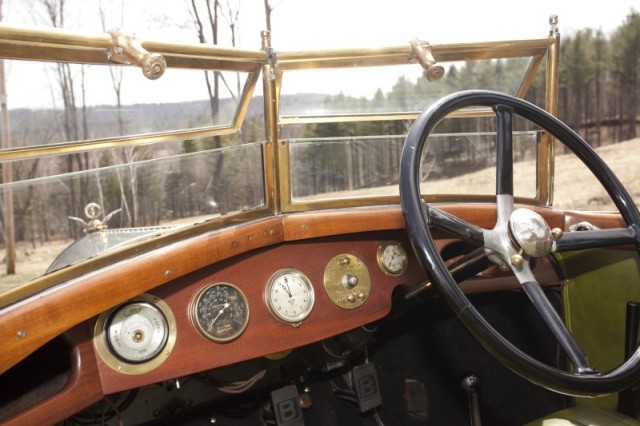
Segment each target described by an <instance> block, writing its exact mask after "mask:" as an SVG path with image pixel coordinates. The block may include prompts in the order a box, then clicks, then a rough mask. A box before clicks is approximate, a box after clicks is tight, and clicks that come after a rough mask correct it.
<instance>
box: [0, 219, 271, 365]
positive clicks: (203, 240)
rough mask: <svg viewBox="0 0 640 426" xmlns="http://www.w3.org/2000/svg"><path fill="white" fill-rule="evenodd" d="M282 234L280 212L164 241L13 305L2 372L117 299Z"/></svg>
mask: <svg viewBox="0 0 640 426" xmlns="http://www.w3.org/2000/svg"><path fill="white" fill-rule="evenodd" d="M282 239H283V237H282V226H281V220H280V218H268V219H262V220H258V221H254V222H250V223H247V224H243V225H238V226H232V227H230V228H227V229H225V230H223V231H219V232H214V233H208V234H204V235H199V236H197V237H194V238H191V239H189V240H186V241H181V242H177V243H174V244H171V245H168V246H165V247H159V248H157V249H156V250H154V251H151V252H148V253H145V254H142V255H140V256H137V257H133V258H131V259H127V260H124V261H121V262H118V263H116V264H114V265H111V266H108V267H105V268H102V269H100V270H97V271H95V272H94V273H91V274H87V275H86V276H84V277H82V278H79V279H75V280H72V281H70V282H67V283H65V284H62V285H59V286H57V287H55V288H53V289H50V290H48V291H46V292H43V293H41V294H38V295H37V296H33V297H30V298H28V299H26V300H24V301H22V302H19V303H16V304H14V305H12V306H9V307H7V308H5V309H3V310H2V312H1V313H0V341H2V345H3V347H2V351H1V352H0V373H2V372H4V371H6V370H7V369H9V368H10V367H11V366H13V365H15V364H16V363H17V362H19V361H20V360H21V359H23V358H24V357H26V356H27V355H29V354H30V353H32V352H33V351H34V350H36V349H37V348H38V347H40V346H42V345H43V344H45V343H46V342H48V341H49V340H51V339H52V338H53V337H55V336H57V335H59V334H61V333H63V332H65V331H66V330H68V329H70V328H71V327H73V326H74V325H76V324H79V323H81V322H82V321H85V320H87V319H89V318H91V317H93V316H95V315H97V314H99V313H101V312H103V311H106V310H107V309H109V308H111V307H113V306H115V305H117V304H118V303H121V302H124V301H125V300H128V299H130V298H132V297H134V296H136V295H138V294H140V293H143V292H146V291H148V290H150V289H153V288H155V287H157V286H159V285H162V284H164V283H167V282H169V281H171V280H172V279H174V278H176V277H180V276H183V275H185V274H188V273H190V272H193V271H195V270H197V269H200V268H203V267H205V266H208V265H211V264H214V263H216V262H218V261H221V260H224V259H228V258H230V257H233V256H235V255H238V254H241V253H245V252H247V251H250V250H253V249H255V248H259V247H265V246H268V245H271V244H275V243H277V242H279V241H282Z"/></svg>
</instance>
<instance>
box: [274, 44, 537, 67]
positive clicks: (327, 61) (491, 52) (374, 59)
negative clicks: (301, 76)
mask: <svg viewBox="0 0 640 426" xmlns="http://www.w3.org/2000/svg"><path fill="white" fill-rule="evenodd" d="M430 46H431V48H432V53H433V57H434V58H435V60H436V61H437V62H455V61H464V60H473V59H497V58H518V57H529V56H537V55H544V53H545V52H546V50H547V49H548V47H549V39H548V38H543V39H532V40H515V41H508V42H503V41H499V42H483V43H455V44H434V45H430ZM411 53H412V50H411V45H410V44H409V43H407V44H406V45H402V46H391V47H383V48H375V49H336V50H319V51H314V52H279V53H278V67H279V69H280V70H281V71H288V70H300V69H310V68H340V67H349V68H350V67H362V66H376V65H400V64H409V63H412V62H411V56H412V55H411Z"/></svg>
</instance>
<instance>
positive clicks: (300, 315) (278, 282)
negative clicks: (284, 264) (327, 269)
mask: <svg viewBox="0 0 640 426" xmlns="http://www.w3.org/2000/svg"><path fill="white" fill-rule="evenodd" d="M264 299H265V303H266V304H267V307H268V308H269V311H270V312H271V313H272V314H273V316H275V317H276V318H277V319H279V320H280V321H283V322H286V323H289V324H291V325H294V326H298V325H300V323H301V322H302V321H303V320H304V319H305V318H307V317H308V316H309V314H310V313H311V310H312V309H313V304H314V302H315V294H314V292H313V285H311V281H310V280H309V278H307V276H306V275H304V274H303V273H302V272H300V271H297V270H295V269H281V270H279V271H278V272H276V273H275V274H273V276H271V278H270V279H269V282H268V283H267V288H266V289H265V294H264Z"/></svg>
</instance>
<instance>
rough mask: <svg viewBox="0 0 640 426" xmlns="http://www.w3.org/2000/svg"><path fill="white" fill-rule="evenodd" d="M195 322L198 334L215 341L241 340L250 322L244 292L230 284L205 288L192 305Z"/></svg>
mask: <svg viewBox="0 0 640 426" xmlns="http://www.w3.org/2000/svg"><path fill="white" fill-rule="evenodd" d="M191 319H192V322H193V325H194V326H195V327H196V329H197V330H198V332H199V333H200V334H201V335H202V336H203V337H206V338H207V339H209V340H213V341H214V342H229V341H231V340H234V339H236V338H238V337H239V336H240V335H241V334H242V332H243V331H244V330H245V328H247V324H248V323H249V306H248V304H247V299H246V297H245V296H244V294H243V293H242V291H240V289H239V288H238V287H236V286H234V285H232V284H229V283H216V284H210V285H208V286H206V287H204V288H203V289H202V290H200V291H199V292H198V294H197V295H196V297H195V299H194V302H193V304H192V311H191Z"/></svg>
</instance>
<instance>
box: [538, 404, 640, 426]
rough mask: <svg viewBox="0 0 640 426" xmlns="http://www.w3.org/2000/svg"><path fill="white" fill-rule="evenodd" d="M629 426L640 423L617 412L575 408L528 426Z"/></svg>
mask: <svg viewBox="0 0 640 426" xmlns="http://www.w3.org/2000/svg"><path fill="white" fill-rule="evenodd" d="M573 425H575V426H629V425H636V426H637V425H640V422H638V420H636V419H632V418H631V417H627V416H625V415H624V414H620V413H618V412H617V411H612V410H607V409H603V408H592V407H573V408H567V409H564V410H561V411H558V412H555V413H553V414H551V415H549V416H547V417H544V418H542V419H538V420H534V421H533V422H530V423H527V424H526V426H573Z"/></svg>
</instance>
